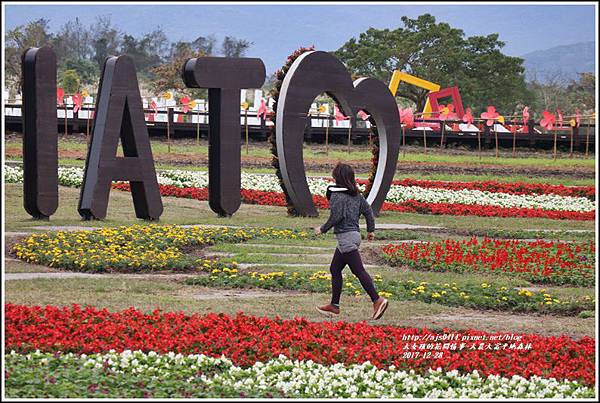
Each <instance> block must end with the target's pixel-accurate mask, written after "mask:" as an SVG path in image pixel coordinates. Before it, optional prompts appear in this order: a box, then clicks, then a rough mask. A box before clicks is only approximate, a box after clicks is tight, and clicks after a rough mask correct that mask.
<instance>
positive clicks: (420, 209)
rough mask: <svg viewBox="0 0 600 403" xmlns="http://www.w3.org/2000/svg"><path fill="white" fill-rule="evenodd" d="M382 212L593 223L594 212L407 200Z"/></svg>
mask: <svg viewBox="0 0 600 403" xmlns="http://www.w3.org/2000/svg"><path fill="white" fill-rule="evenodd" d="M382 210H389V211H400V212H405V213H420V214H440V215H462V216H465V215H474V216H480V217H537V218H550V219H553V220H577V221H593V220H595V217H596V212H595V211H585V212H579V211H559V210H542V209H533V208H519V207H500V206H481V205H478V204H458V203H426V202H420V201H417V200H407V201H405V202H402V203H387V202H384V203H383V207H382Z"/></svg>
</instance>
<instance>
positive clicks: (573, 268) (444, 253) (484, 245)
mask: <svg viewBox="0 0 600 403" xmlns="http://www.w3.org/2000/svg"><path fill="white" fill-rule="evenodd" d="M595 250H596V245H595V242H594V241H589V242H587V243H576V242H560V241H548V240H542V239H539V240H536V241H520V240H497V239H490V238H483V239H478V238H475V237H474V238H471V239H470V240H453V239H447V240H444V241H439V242H424V243H414V244H408V243H404V244H397V245H391V244H390V245H387V246H385V247H384V248H383V253H384V256H385V258H386V260H387V261H388V262H389V263H390V264H392V265H408V266H410V267H411V268H414V269H417V270H428V271H452V272H458V273H465V272H472V273H482V272H483V273H502V274H514V275H516V276H519V277H522V278H525V279H527V280H528V281H531V282H534V283H542V284H557V285H564V284H571V285H581V286H593V285H594V283H595V278H596V276H595V265H596V255H595Z"/></svg>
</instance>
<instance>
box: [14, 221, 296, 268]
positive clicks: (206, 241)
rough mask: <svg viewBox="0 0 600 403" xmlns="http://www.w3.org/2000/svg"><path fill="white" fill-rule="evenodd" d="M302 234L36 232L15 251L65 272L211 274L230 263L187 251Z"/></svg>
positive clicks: (142, 229) (149, 229)
mask: <svg viewBox="0 0 600 403" xmlns="http://www.w3.org/2000/svg"><path fill="white" fill-rule="evenodd" d="M306 236H307V233H306V232H303V231H295V230H287V229H275V228H248V229H229V228H227V227H181V226H176V225H156V224H150V225H132V226H122V227H115V228H102V229H99V230H95V231H74V232H65V231H58V232H55V233H43V234H33V235H30V236H29V237H27V238H25V239H24V240H22V241H21V242H19V243H17V244H16V245H15V246H14V247H13V252H14V253H15V255H16V256H17V257H18V258H19V259H22V260H24V261H26V262H30V263H37V264H43V265H46V266H50V267H57V268H62V269H67V270H76V271H90V272H104V271H124V272H135V271H142V270H177V271H181V270H194V269H199V270H205V271H208V270H212V269H215V268H219V269H223V268H225V267H226V265H224V264H222V263H220V262H218V261H217V260H212V259H202V258H198V257H195V256H193V254H189V253H186V250H185V248H190V247H202V246H206V245H212V244H214V243H216V242H229V243H237V242H243V241H247V240H249V239H252V238H257V237H261V238H283V239H287V238H290V239H294V238H300V237H306Z"/></svg>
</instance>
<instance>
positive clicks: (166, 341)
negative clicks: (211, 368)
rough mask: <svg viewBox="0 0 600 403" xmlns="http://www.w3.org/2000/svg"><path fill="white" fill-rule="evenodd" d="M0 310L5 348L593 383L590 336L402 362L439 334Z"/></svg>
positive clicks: (177, 315)
mask: <svg viewBox="0 0 600 403" xmlns="http://www.w3.org/2000/svg"><path fill="white" fill-rule="evenodd" d="M5 311H6V317H5V329H6V335H5V347H6V350H7V351H10V350H13V349H14V350H17V351H20V352H26V351H31V350H35V349H40V350H41V351H50V352H52V351H64V352H79V353H88V354H89V353H100V352H105V351H107V350H110V349H115V350H117V351H123V350H126V349H130V350H143V351H156V352H162V353H166V352H169V351H173V352H181V353H198V354H200V353H203V354H206V355H209V356H214V357H217V356H220V355H221V354H224V355H225V356H226V357H228V358H230V359H231V360H232V361H233V362H234V363H235V364H237V365H243V366H248V365H252V364H253V363H255V362H256V361H266V360H269V359H271V358H273V357H276V356H277V355H279V354H284V355H286V356H288V357H290V358H292V359H299V360H313V361H315V362H318V363H323V364H332V363H337V362H342V363H346V364H350V363H362V362H365V361H367V360H368V361H370V362H371V363H373V364H374V365H377V366H379V367H386V366H389V365H395V366H396V367H398V368H402V369H410V368H412V369H415V370H425V369H427V368H438V367H442V368H444V369H446V370H453V369H456V370H459V371H466V372H470V371H473V370H477V371H479V372H480V373H483V374H484V375H488V374H499V375H501V376H509V377H510V376H512V375H514V374H518V375H521V376H524V377H530V376H532V375H539V376H544V377H555V378H557V379H571V380H578V381H580V382H583V383H585V384H586V385H592V384H593V383H594V381H595V364H594V357H595V340H594V339H592V338H589V337H584V338H582V339H580V340H573V339H571V338H569V337H567V336H560V337H545V336H539V335H534V334H524V335H522V339H521V340H520V341H519V342H516V344H519V343H521V342H522V343H524V344H531V349H530V350H527V349H520V350H519V349H509V348H507V349H499V350H495V351H488V350H486V349H483V350H479V347H477V349H475V350H472V349H470V348H465V349H463V350H462V351H458V350H455V351H452V350H446V351H444V356H443V357H442V358H435V359H434V358H428V359H424V358H417V359H403V358H402V355H403V351H406V350H405V349H404V346H405V345H407V344H408V345H409V346H412V344H413V342H411V341H403V337H404V338H405V339H406V336H410V335H420V336H422V337H427V336H426V335H429V336H430V337H431V336H435V334H436V333H434V332H431V331H429V330H427V329H418V328H400V327H393V326H370V325H367V324H366V323H364V322H360V323H345V322H335V323H332V322H309V321H307V320H305V319H303V318H296V319H294V320H282V319H279V318H276V319H269V318H259V317H253V316H247V315H244V314H238V315H237V316H235V317H230V316H227V315H224V314H213V313H211V314H207V315H205V316H200V315H198V314H194V315H191V316H186V315H185V314H184V313H182V312H173V313H161V312H160V311H154V312H153V313H151V314H143V313H142V312H140V311H137V310H135V309H134V308H129V309H127V310H125V311H122V312H109V311H107V310H106V309H102V310H97V309H96V308H93V307H88V308H84V309H81V308H80V307H78V306H77V305H73V306H72V307H64V308H58V307H53V306H47V307H45V308H41V307H28V306H21V305H13V304H6V305H5ZM457 334H459V335H460V337H461V339H462V337H463V336H488V337H490V336H491V334H490V333H485V332H482V331H478V330H467V331H461V332H457ZM426 343H430V342H426ZM456 343H457V344H460V341H457V342H456ZM493 343H495V342H492V344H493ZM507 343H514V341H508V342H507ZM417 344H419V342H417ZM471 344H472V343H471V342H468V343H467V345H471ZM475 344H476V345H478V344H479V343H475ZM432 357H433V354H432Z"/></svg>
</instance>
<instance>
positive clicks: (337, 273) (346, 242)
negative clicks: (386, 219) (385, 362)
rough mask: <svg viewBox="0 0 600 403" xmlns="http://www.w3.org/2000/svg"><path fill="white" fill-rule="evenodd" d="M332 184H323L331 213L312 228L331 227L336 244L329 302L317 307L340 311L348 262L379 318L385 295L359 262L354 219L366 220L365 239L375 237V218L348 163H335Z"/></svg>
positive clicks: (323, 230) (385, 304) (321, 231)
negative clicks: (381, 293) (381, 294)
mask: <svg viewBox="0 0 600 403" xmlns="http://www.w3.org/2000/svg"><path fill="white" fill-rule="evenodd" d="M332 176H333V179H334V180H335V185H331V186H328V187H327V199H328V200H329V208H330V210H331V214H330V216H329V219H328V220H327V222H326V223H325V224H323V225H322V226H321V227H317V228H315V234H316V235H319V234H324V233H326V232H327V231H329V230H330V229H331V227H333V232H334V233H335V236H336V238H337V247H336V249H335V253H334V255H333V259H332V260H331V266H330V268H329V270H330V271H331V294H332V295H331V303H330V304H328V305H324V306H319V307H317V310H318V311H319V312H321V313H323V314H325V315H330V314H334V315H338V314H339V313H340V295H341V293H342V270H344V267H346V265H348V266H350V270H352V273H353V274H354V275H355V276H356V277H358V279H359V280H360V284H361V285H362V286H363V288H364V289H365V291H366V292H367V294H369V297H371V301H372V302H373V319H379V318H381V316H382V315H383V313H384V312H385V310H386V309H387V307H388V301H387V299H385V298H383V297H380V296H379V294H377V291H376V290H375V285H374V284H373V280H372V279H371V276H369V273H367V271H366V270H365V267H364V266H363V263H362V259H361V257H360V253H359V251H358V247H359V246H360V242H361V236H360V230H359V227H358V220H359V218H360V216H361V214H362V215H364V216H365V218H366V220H367V232H368V236H367V239H368V240H373V239H374V238H375V234H374V231H375V219H374V217H373V211H372V210H371V206H370V205H369V203H368V202H367V200H365V198H364V197H363V195H362V194H361V193H360V192H359V191H358V186H357V185H356V180H355V179H354V170H353V169H352V167H351V166H350V165H347V164H342V163H338V164H337V165H336V167H335V168H334V169H333V173H332Z"/></svg>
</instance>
